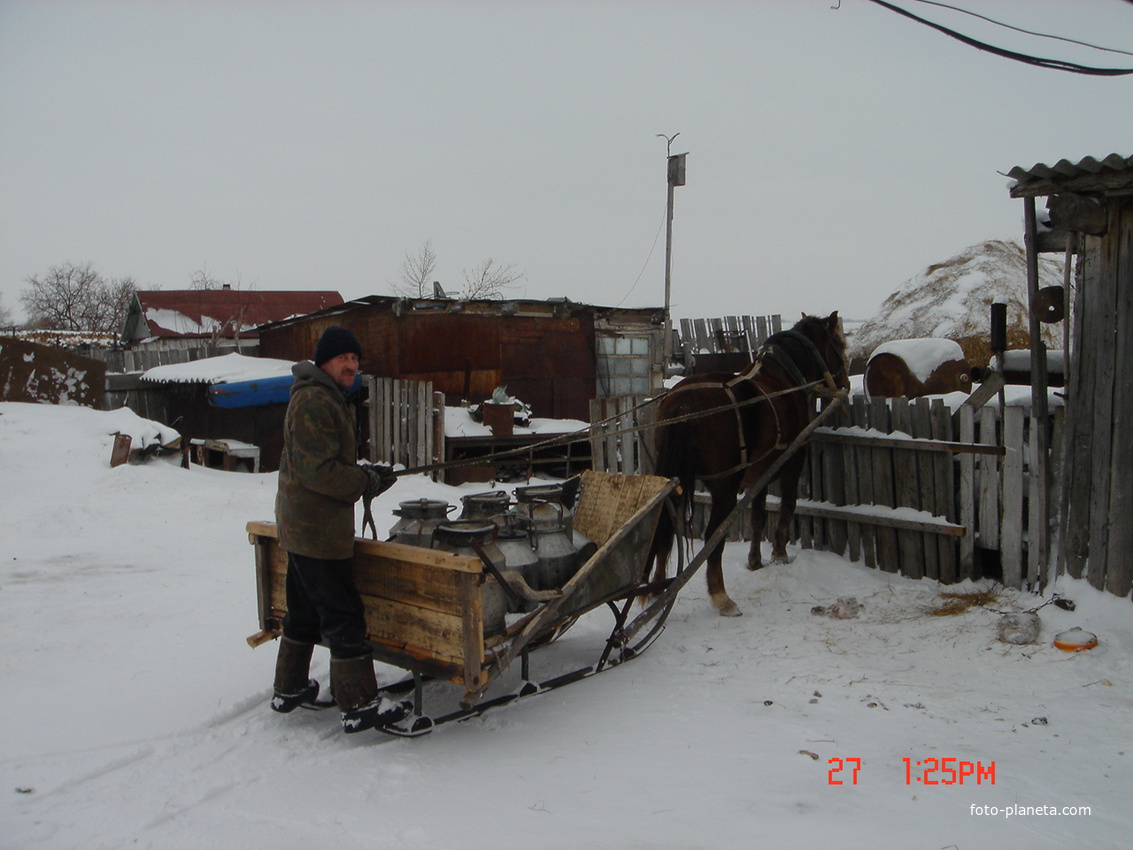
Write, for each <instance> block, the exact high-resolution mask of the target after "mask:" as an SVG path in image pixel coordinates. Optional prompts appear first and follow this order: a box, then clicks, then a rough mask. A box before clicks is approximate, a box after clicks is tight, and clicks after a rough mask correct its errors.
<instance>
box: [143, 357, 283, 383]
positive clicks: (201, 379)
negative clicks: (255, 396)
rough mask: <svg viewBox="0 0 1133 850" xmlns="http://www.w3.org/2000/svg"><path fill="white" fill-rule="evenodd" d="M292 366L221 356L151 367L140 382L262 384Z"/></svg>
mask: <svg viewBox="0 0 1133 850" xmlns="http://www.w3.org/2000/svg"><path fill="white" fill-rule="evenodd" d="M294 365H295V364H294V363H292V362H291V361H290V360H273V359H271V358H269V357H248V356H247V355H246V354H225V355H223V356H221V357H205V358H203V359H201V360H193V361H190V362H189V363H172V364H170V365H168V366H155V367H154V368H152V369H149V370H147V371H146V372H144V373H143V374H142V380H143V381H156V382H161V383H170V384H230V383H235V382H237V381H262V380H263V379H264V378H278V377H282V376H285V375H290V374H291V367H292V366H294Z"/></svg>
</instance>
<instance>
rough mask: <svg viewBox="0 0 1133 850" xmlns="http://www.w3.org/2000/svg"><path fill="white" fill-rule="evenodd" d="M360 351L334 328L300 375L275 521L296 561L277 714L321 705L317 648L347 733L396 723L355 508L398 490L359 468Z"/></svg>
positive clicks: (378, 473) (296, 370) (371, 469)
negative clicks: (372, 628)
mask: <svg viewBox="0 0 1133 850" xmlns="http://www.w3.org/2000/svg"><path fill="white" fill-rule="evenodd" d="M361 353H362V350H361V346H360V345H359V343H358V340H357V338H356V337H355V336H354V334H353V333H351V332H350V331H349V330H346V329H345V328H340V327H331V328H328V329H327V330H326V331H325V332H324V333H323V335H322V337H320V339H319V342H318V346H317V347H316V349H315V360H314V363H312V362H310V361H304V362H302V363H298V364H296V365H295V366H294V367H293V368H292V373H293V374H294V376H295V382H294V384H292V387H291V401H290V402H289V403H288V405H287V414H286V418H285V420H284V425H283V454H282V456H281V458H280V463H279V491H278V493H277V495H276V501H275V514H276V523H277V525H278V531H279V543H280V547H281V548H282V549H284V550H285V551H286V552H287V553H288V562H287V615H286V616H285V617H284V619H283V637H282V639H281V640H280V646H279V656H278V658H277V660H276V674H275V693H274V696H273V698H272V708H273V709H275V710H276V711H280V712H284V713H286V712H289V711H292V710H294V709H295V708H297V707H299V706H300V705H304V704H306V705H315V704H316V700H317V697H318V693H319V684H318V682H317V681H316V680H314V679H310V678H309V675H310V663H311V655H312V652H313V650H314V645H315V644H316V643H319V642H320V641H322V642H325V643H326V644H327V646H328V647H329V648H330V654H331V665H330V666H331V689H332V692H333V694H334V698H335V701H336V702H337V703H338V706H339V708H340V710H341V712H342V721H343V728H344V729H345V731H347V732H356V731H360V730H361V729H367V728H372V727H374V726H379V725H382V724H383V723H387V722H390V721H391V720H393V719H398V718H394V717H392V716H391V712H392V711H393V709H394V706H391V705H385V704H383V701H382V700H380V699H378V697H377V681H376V678H375V676H374V665H373V659H372V655H371V647H370V644H369V642H368V641H367V639H366V623H365V618H364V613H363V607H362V599H361V597H360V596H359V595H358V591H357V589H356V588H355V586H354V578H353V562H352V555H353V552H354V503H355V502H356V501H358V499H359V498H360V497H361V496H363V495H366V496H367V497H369V498H373V497H374V496H376V495H378V494H379V493H381V492H383V491H384V490H386V489H388V487H389V486H391V485H392V484H393V482H394V480H395V479H394V478H393V475H392V473H391V471H390V469H389V468H388V467H377V466H359V465H358V462H357V461H358V447H357V442H356V437H355V432H356V417H355V412H354V406H353V405H352V404H351V403H350V401H349V397H348V396H349V394H350V393H351V392H352V388H353V385H354V381H355V378H356V376H357V374H358V367H359V359H360V357H361Z"/></svg>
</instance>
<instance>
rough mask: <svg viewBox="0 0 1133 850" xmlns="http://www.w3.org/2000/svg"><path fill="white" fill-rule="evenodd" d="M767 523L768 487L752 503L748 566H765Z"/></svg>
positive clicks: (756, 568) (749, 567)
mask: <svg viewBox="0 0 1133 850" xmlns="http://www.w3.org/2000/svg"><path fill="white" fill-rule="evenodd" d="M766 525H767V488H766V487H764V488H763V492H762V493H759V494H758V495H757V496H756V497H755V498H754V499H753V500H752V503H751V548H750V549H749V550H748V553H747V568H748V569H749V570H758V569H760V568H761V567H762V566H763V552H762V551H761V550H760V547H761V546H762V544H763V529H764V527H765V526H766Z"/></svg>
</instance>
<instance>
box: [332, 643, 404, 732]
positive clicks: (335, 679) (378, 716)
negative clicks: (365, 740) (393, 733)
mask: <svg viewBox="0 0 1133 850" xmlns="http://www.w3.org/2000/svg"><path fill="white" fill-rule="evenodd" d="M330 683H331V690H332V691H333V693H334V699H335V701H336V702H337V703H338V708H339V710H340V711H341V712H342V731H343V732H347V733H351V732H362V731H363V730H365V729H375V728H378V727H381V726H384V725H386V724H387V723H396V722H397V721H399V720H403V719H404V718H405V716H406V715H407V714H408V713H409V704H408V703H406V702H395V701H393V700H390V699H385V698H383V697H380V696H378V681H377V677H376V676H375V675H374V661H373V658H372V657H371V656H369V655H360V656H358V657H356V658H332V659H331V660H330Z"/></svg>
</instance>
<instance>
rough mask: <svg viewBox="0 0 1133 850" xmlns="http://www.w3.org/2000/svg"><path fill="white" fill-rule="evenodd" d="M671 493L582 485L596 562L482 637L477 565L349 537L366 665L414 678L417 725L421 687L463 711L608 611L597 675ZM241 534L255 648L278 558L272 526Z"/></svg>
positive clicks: (638, 586)
mask: <svg viewBox="0 0 1133 850" xmlns="http://www.w3.org/2000/svg"><path fill="white" fill-rule="evenodd" d="M674 487H675V484H674V482H671V481H669V480H668V479H665V478H660V477H657V476H652V475H621V474H616V473H607V472H595V471H587V472H584V473H582V491H581V497H580V500H579V504H578V508H577V510H576V511H575V516H574V527H575V529H577V530H578V531H579V532H581V533H582V534H584V535H585V536H586V537H587V538H588V539H590V540H592V541H593V542H594V543H596V544H597V545H598V547H599V548H598V550H597V552H595V554H594V555H593V556H592V557H591V558H590V559H589V560H588V561H587V562H586V563H585V564H583V566H582V567H581V568H580V569H579V570H578V572H577V573H575V575H574V576H573V577H572V578H571V579H570V580H569V581H568V582H567V583H566V584H565V585H564V586H563V587H562V589H561V593H560V594H559V595H557V596H555V597H554V598H553V599H550V600H548V601H545V602H542V603H540V604H539V605H538V607H537V608H535V610H533V611H531V612H530V613H529V614H526V615H524V616H522V618H520V619H518V620H516V621H515V622H512V623H510V624H509V625H507V626H506V627H505V628H503V629H502V630H500V631H496V632H494V633H491V634H485V630H484V609H485V605H484V597H485V593H486V592H497V588H498V582H497V580H496V578H494V577H493V576H492V575H491V573H490V572H489V571H488V569H487V568H486V567H485V566H484V564H482V563H481V561H480V559H478V558H476V557H472V556H465V555H458V554H453V553H449V552H443V551H439V550H434V549H424V548H419V547H416V546H406V545H402V544H398V543H386V542H381V541H376V540H367V539H365V538H362V537H356V538H355V540H354V581H355V584H356V586H357V587H358V590H359V592H360V593H361V595H362V601H363V604H364V606H365V615H366V626H367V631H368V638H369V640H370V641H371V642H372V643H373V645H374V657H375V658H377V659H378V660H380V661H384V662H387V663H389V664H392V665H395V666H397V667H401V668H403V669H405V670H408V671H411V672H412V673H413V674H414V678H415V681H416V682H417V692H418V700H417V702H418V705H417V713H418V714H420V713H421V711H420V704H419V703H420V680H421V677H429V678H432V679H440V680H444V681H448V682H452V683H455V684H457V685H461V686H463V688H464V697H463V699H462V700H461V704H462V705H463V706H464V707H465V709H466V710H469V711H471V710H472V709H473V706H475V705H476V704H477V702H478V701H479V700H480V697H481V696H483V694H484V691H485V690H486V689H487V688H488V686H489V685H490V684H491V683H492V682H493V681H494V680H495V679H496V678H498V677H499V675H500V674H501V673H502V672H503V671H504V670H506V669H507V668H508V667H509V666H510V665H511V663H512V662H513V661H514V660H515V659H516V658H520V657H522V660H523V667H524V671H525V672H526V668H527V652H528V650H529V649H530V648H531V647H532V646H534V645H537V644H539V643H542V642H546V641H548V640H551V639H553V638H554V636H555V635H557V634H558V633H559V632H560V631H561V630H563V629H565V627H566V626H568V625H570V624H571V623H573V622H574V620H575V619H577V617H579V616H580V615H582V614H584V613H586V612H587V611H590V610H592V609H594V608H597V607H600V606H602V605H609V606H610V607H611V609H612V610H613V611H614V613H615V619H616V620H617V623H616V625H615V627H614V631H613V632H612V633H611V636H610V638H609V639H608V641H607V646H606V649H605V651H604V652H603V655H602V659H601V660H600V661H599V663H598V665H597V666H598V669H601V667H602V665H604V664H605V663H606V661H607V659H608V658H609V657H610V656H611V653H612V652H613V651H614V650H618V651H619V653H620V655H622V656H624V655H625V653H626V650H627V646H626V643H625V641H619V632H620V629H621V627H622V625H624V623H625V619H626V616H627V614H628V612H629V607H630V604H631V603H632V601H633V600H634V599H635V598H637V597H638V596H639V595H641V594H642V592H643V591H644V590H645V587H646V586H645V581H646V576H645V575H644V572H645V562H646V558H647V554H648V551H649V547H650V543H651V542H652V538H653V533H654V530H655V529H656V527H657V520H658V518H659V516H660V512H661V510H662V509H663V507H664V503H665V499H666V497H667V496H668V495H669V493H670V492H672V490H673V489H674ZM247 529H248V534H249V537H250V540H251V542H252V544H253V545H254V546H255V552H256V588H257V607H258V613H259V623H260V629H261V631H260V632H259V633H258V634H256V635H253V636H252V637H250V638H248V642H249V643H250V644H251V645H253V646H256V645H258V644H260V643H263V642H265V641H267V640H270V639H272V638H273V637H276V636H278V635H279V634H280V633H281V631H282V624H283V616H284V614H285V613H286V612H287V596H286V590H285V587H286V577H287V553H286V552H284V551H283V550H282V549H281V548H280V547H279V541H278V538H277V533H276V527H275V523H271V522H250V523H248V526H247ZM492 585H496V588H493V587H492ZM619 601H620V602H622V603H623V604H622V605H621V606H620V608H619V607H618V606H617V605H616V603H618V602H619ZM666 613H667V610H666ZM517 616H518V615H517ZM662 619H663V618H662ZM619 642H620V643H621V645H620V646H619ZM642 643H644V641H643V642H642ZM615 660H621V659H620V658H618V659H615ZM524 678H526V676H525V677H524ZM537 689H538V688H536V690H537ZM430 725H431V724H430Z"/></svg>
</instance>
